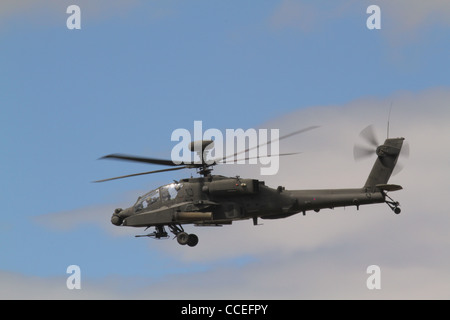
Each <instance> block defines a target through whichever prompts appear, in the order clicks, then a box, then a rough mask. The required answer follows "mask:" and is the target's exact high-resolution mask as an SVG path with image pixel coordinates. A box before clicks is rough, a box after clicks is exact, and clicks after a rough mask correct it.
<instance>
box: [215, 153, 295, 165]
mask: <svg viewBox="0 0 450 320" xmlns="http://www.w3.org/2000/svg"><path fill="white" fill-rule="evenodd" d="M300 153H302V152H291V153H281V154H269V155H266V156H257V157H250V158H249V157H246V158H243V159H234V160H230V159H228V160H226V162H221V163H237V162H238V161H243V160H244V161H245V160H250V159H259V158H268V157H277V156H280V157H283V156H292V155H295V154H300ZM221 161H225V159H223V160H221Z"/></svg>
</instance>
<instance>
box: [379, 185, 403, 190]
mask: <svg viewBox="0 0 450 320" xmlns="http://www.w3.org/2000/svg"><path fill="white" fill-rule="evenodd" d="M375 187H377V188H379V189H381V190H384V191H398V190H402V189H403V187H402V186H400V185H398V184H377V185H376V186H375Z"/></svg>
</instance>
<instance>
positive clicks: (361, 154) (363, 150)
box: [353, 145, 376, 161]
mask: <svg viewBox="0 0 450 320" xmlns="http://www.w3.org/2000/svg"><path fill="white" fill-rule="evenodd" d="M375 153H376V151H375V149H372V148H368V147H364V146H360V145H355V146H354V147H353V158H354V159H355V160H357V161H359V160H363V159H365V158H369V157H371V156H373V155H374V154H375Z"/></svg>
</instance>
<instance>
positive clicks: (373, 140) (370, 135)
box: [359, 125, 379, 148]
mask: <svg viewBox="0 0 450 320" xmlns="http://www.w3.org/2000/svg"><path fill="white" fill-rule="evenodd" d="M359 136H360V137H361V138H363V139H364V140H365V141H367V142H368V143H369V144H370V145H372V146H374V147H375V148H376V147H378V146H379V143H378V139H377V136H376V135H375V130H374V129H373V126H372V125H369V126H367V127H366V128H365V129H364V130H363V131H361V133H360V134H359Z"/></svg>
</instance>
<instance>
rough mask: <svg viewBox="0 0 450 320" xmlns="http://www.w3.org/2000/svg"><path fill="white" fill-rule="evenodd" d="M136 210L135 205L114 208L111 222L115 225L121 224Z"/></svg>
mask: <svg viewBox="0 0 450 320" xmlns="http://www.w3.org/2000/svg"><path fill="white" fill-rule="evenodd" d="M133 212H134V209H133V207H130V208H126V209H125V210H124V209H122V208H117V209H116V210H114V213H113V215H112V217H111V223H112V224H113V225H115V226H120V225H122V223H123V220H124V219H125V218H127V217H129V216H131V215H132V214H133Z"/></svg>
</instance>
